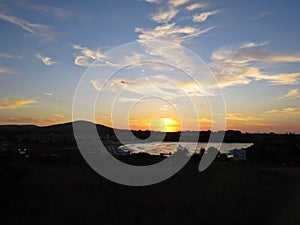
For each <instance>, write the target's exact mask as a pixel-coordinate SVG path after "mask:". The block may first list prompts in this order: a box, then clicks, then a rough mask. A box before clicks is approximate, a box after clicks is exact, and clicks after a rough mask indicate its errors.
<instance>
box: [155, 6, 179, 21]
mask: <svg viewBox="0 0 300 225" xmlns="http://www.w3.org/2000/svg"><path fill="white" fill-rule="evenodd" d="M178 12H179V10H178V9H176V8H169V9H167V10H162V9H160V10H159V11H158V12H157V13H156V14H154V15H152V17H151V20H153V21H155V22H157V23H167V22H169V21H170V20H171V19H173V18H174V17H175V16H176V15H177V13H178Z"/></svg>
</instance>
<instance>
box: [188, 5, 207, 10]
mask: <svg viewBox="0 0 300 225" xmlns="http://www.w3.org/2000/svg"><path fill="white" fill-rule="evenodd" d="M204 7H206V4H205V3H194V4H192V5H189V6H187V7H186V9H187V10H189V11H193V10H196V9H202V8H204Z"/></svg>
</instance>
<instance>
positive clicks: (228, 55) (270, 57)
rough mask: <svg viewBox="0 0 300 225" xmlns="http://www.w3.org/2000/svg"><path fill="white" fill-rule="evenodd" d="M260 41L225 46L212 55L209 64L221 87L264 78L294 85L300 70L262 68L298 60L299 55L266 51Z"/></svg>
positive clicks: (299, 80)
mask: <svg viewBox="0 0 300 225" xmlns="http://www.w3.org/2000/svg"><path fill="white" fill-rule="evenodd" d="M266 44H267V42H262V43H253V42H250V43H244V44H243V45H241V46H236V47H225V48H221V49H219V50H216V51H215V52H213V54H212V60H213V61H212V62H211V63H210V66H211V68H212V69H213V71H214V73H215V75H216V76H217V78H218V80H219V84H220V86H222V87H226V86H233V85H243V84H249V83H250V82H252V80H256V81H259V80H265V81H268V82H269V83H271V84H276V85H282V84H297V83H299V82H300V72H294V73H284V72H283V73H270V72H269V73H266V72H264V71H263V70H264V69H265V68H267V67H268V66H271V65H272V64H274V63H298V62H300V57H299V54H281V53H274V52H269V51H267V50H266V49H265V48H264V46H265V45H266Z"/></svg>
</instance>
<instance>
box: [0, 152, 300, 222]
mask: <svg viewBox="0 0 300 225" xmlns="http://www.w3.org/2000/svg"><path fill="white" fill-rule="evenodd" d="M136 160H138V159H137V158H134V157H133V158H127V159H126V160H125V161H132V164H138V163H136V162H135V161H136ZM140 160H147V159H145V158H144V159H140ZM198 161H199V159H198V158H197V157H194V158H192V159H191V161H190V162H189V163H188V164H187V165H186V166H185V167H184V168H183V170H182V171H180V172H179V173H178V174H176V175H175V176H173V177H172V178H170V179H168V180H166V181H164V182H162V183H159V184H157V185H152V186H148V187H128V186H123V185H118V184H115V183H112V182H110V181H108V180H106V179H104V178H102V177H101V176H100V175H98V174H97V173H96V172H94V171H93V170H92V169H91V168H90V167H89V166H88V165H87V164H86V163H85V162H84V161H83V160H81V159H80V157H78V158H77V159H76V160H74V159H71V160H68V161H63V160H58V161H49V162H42V163H41V162H38V161H26V160H14V161H11V160H10V161H9V160H2V162H1V166H0V168H1V170H0V171H1V172H0V179H1V187H0V199H1V203H0V204H1V208H2V209H1V211H0V212H1V219H0V220H1V221H0V223H1V224H3V225H8V224H16V225H22V224H30V225H34V224H37V225H46V224H47V225H48V224H49V225H50V224H51V225H54V224H55V225H58V224H62V225H67V224H72V225H75V224H76V225H77V224H79V225H81V224H82V225H89V224H101V225H108V224H109V225H121V224H128V225H135V224H136V225H144V224H145V225H146V224H149V225H150V224H151V225H160V224H163V225H167V224H172V225H176V224H205V225H213V224H216V225H222V224H224V225H225V224H228V225H235V224H236V225H243V224H249V225H250V224H251V225H260V224H262V225H266V224H270V225H276V224H278V225H279V224H280V225H288V224H295V225H296V224H297V225H298V224H300V193H299V190H300V180H299V178H300V168H286V167H277V168H275V167H270V166H267V165H263V164H254V163H251V162H219V161H216V162H214V163H213V164H212V165H211V166H210V167H209V168H208V169H207V170H206V171H204V172H201V173H200V172H198V171H197V166H198ZM148 163H149V162H146V164H148Z"/></svg>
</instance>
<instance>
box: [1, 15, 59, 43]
mask: <svg viewBox="0 0 300 225" xmlns="http://www.w3.org/2000/svg"><path fill="white" fill-rule="evenodd" d="M0 19H2V20H4V21H7V22H9V23H11V24H13V25H15V26H18V27H20V28H21V29H23V30H24V31H26V32H27V33H28V34H29V35H32V36H36V37H40V38H42V39H43V40H46V41H47V40H51V39H52V38H53V36H52V34H51V32H50V28H49V27H48V26H45V25H42V24H38V23H31V22H28V21H26V20H23V19H21V18H18V17H15V16H10V15H6V14H4V13H1V12H0Z"/></svg>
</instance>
